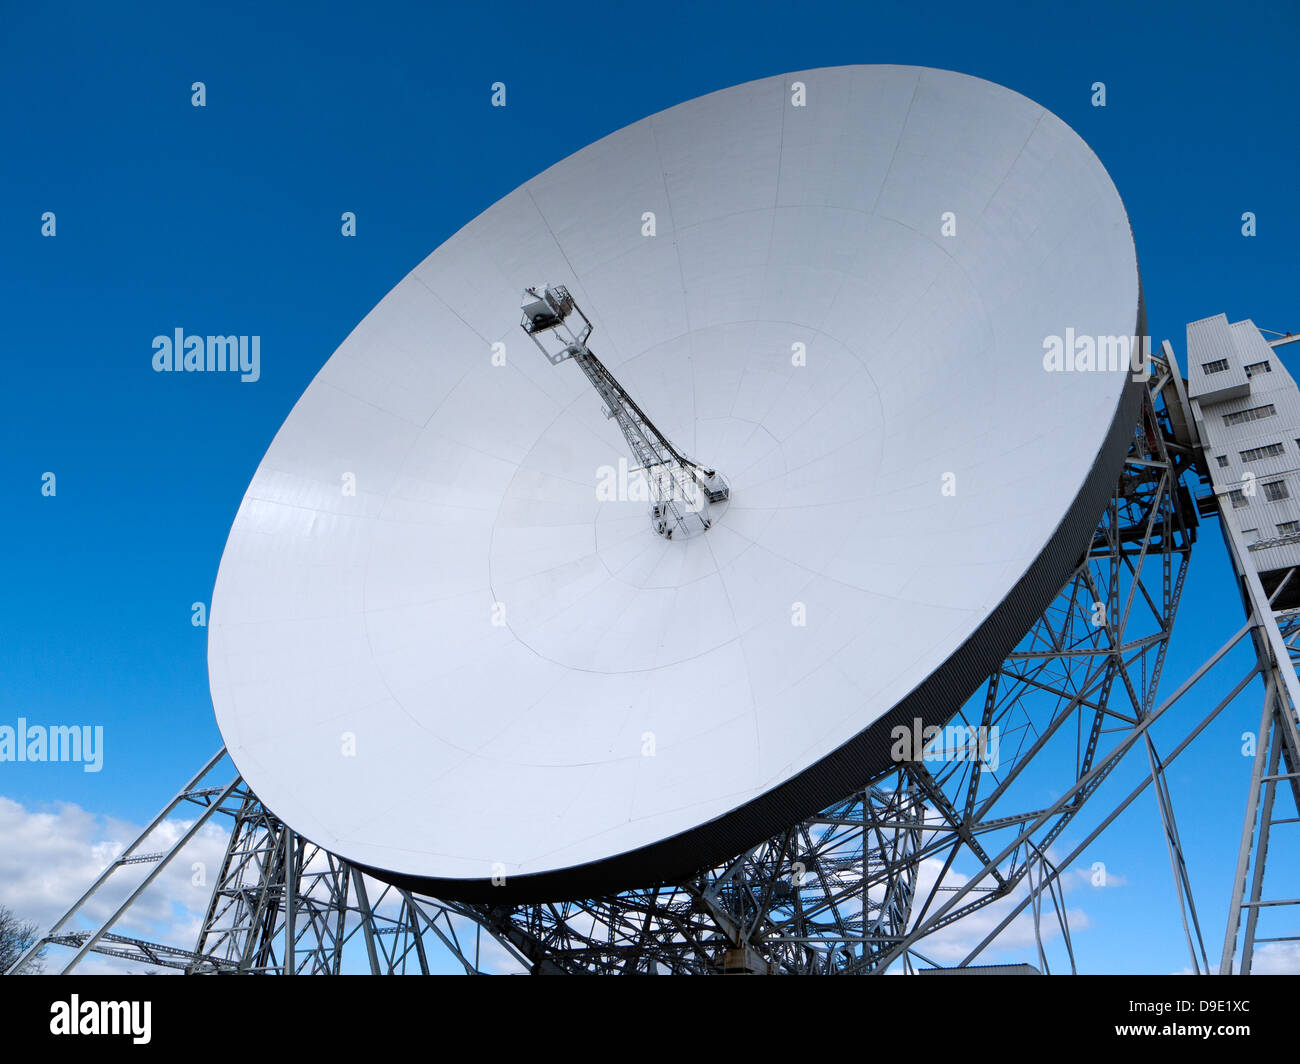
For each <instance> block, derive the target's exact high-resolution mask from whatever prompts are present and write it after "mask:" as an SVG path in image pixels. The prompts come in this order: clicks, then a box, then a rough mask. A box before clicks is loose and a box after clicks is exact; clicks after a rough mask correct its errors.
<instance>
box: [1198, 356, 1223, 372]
mask: <svg viewBox="0 0 1300 1064" xmlns="http://www.w3.org/2000/svg"><path fill="white" fill-rule="evenodd" d="M1227 368H1228V360H1227V359H1226V358H1221V359H1219V360H1218V361H1216V362H1202V363H1201V369H1202V370H1204V371H1205V372H1206V373H1222V372H1223V371H1224V370H1225V369H1227Z"/></svg>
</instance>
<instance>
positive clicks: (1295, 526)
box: [1277, 521, 1300, 536]
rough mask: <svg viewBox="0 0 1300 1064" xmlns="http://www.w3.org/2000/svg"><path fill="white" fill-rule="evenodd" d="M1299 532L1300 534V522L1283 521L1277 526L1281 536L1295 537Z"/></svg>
mask: <svg viewBox="0 0 1300 1064" xmlns="http://www.w3.org/2000/svg"><path fill="white" fill-rule="evenodd" d="M1297 532H1300V521H1283V522H1282V523H1281V524H1280V525H1278V526H1277V534H1278V535H1279V536H1294V535H1295V534H1296V533H1297Z"/></svg>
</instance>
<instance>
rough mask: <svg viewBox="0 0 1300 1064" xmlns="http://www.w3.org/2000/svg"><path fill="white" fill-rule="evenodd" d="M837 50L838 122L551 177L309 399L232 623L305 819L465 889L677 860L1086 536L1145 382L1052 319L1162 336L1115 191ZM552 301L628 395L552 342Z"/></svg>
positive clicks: (484, 217) (255, 719)
mask: <svg viewBox="0 0 1300 1064" xmlns="http://www.w3.org/2000/svg"><path fill="white" fill-rule="evenodd" d="M815 75H816V78H815V83H812V84H810V85H809V86H808V87H807V91H808V92H816V93H818V94H819V99H818V106H816V107H803V106H799V103H800V100H799V99H798V98H796V97H795V96H792V93H791V91H790V86H789V84H788V82H787V79H784V78H780V77H777V78H769V79H765V80H761V81H756V82H751V83H749V84H746V85H741V86H738V87H735V88H731V89H727V90H725V91H722V92H717V93H714V94H712V95H709V96H705V97H703V98H701V99H697V100H692V101H690V102H688V103H684V104H681V105H680V106H677V107H673V108H671V109H669V110H667V111H664V112H661V113H659V114H657V115H654V116H652V117H650V118H647V119H644V120H642V121H640V122H637V123H635V124H633V125H631V126H628V127H626V128H625V129H621V130H619V131H617V132H615V133H612V134H610V135H609V136H607V137H605V138H604V139H602V140H600V141H598V142H596V143H594V144H592V145H590V146H589V147H587V148H584V149H583V150H581V151H579V152H577V153H576V154H574V155H572V156H570V157H569V158H567V159H565V160H563V161H562V162H559V163H557V164H556V165H554V166H552V167H551V168H550V169H548V170H546V171H544V172H543V173H542V174H540V175H539V176H537V177H535V178H533V179H532V180H530V181H528V182H526V183H525V184H524V185H522V186H521V187H520V188H518V189H516V190H515V191H514V192H512V193H510V194H509V195H507V196H506V197H505V198H503V199H502V200H500V201H499V202H498V203H496V204H494V205H493V206H492V207H491V208H489V209H488V210H487V211H485V212H484V213H483V214H481V215H480V216H479V217H477V218H476V219H474V220H473V221H472V222H470V223H469V224H468V225H466V226H465V227H464V228H463V229H462V230H460V231H459V232H458V233H456V234H455V235H454V236H453V237H451V238H450V239H449V240H448V241H447V242H446V243H445V244H443V245H442V246H441V247H440V248H438V249H437V250H436V251H435V252H434V253H433V254H432V255H430V256H429V257H428V258H427V259H426V260H425V261H424V262H422V263H421V264H420V265H419V266H417V267H416V268H415V269H414V270H413V271H412V272H411V273H410V274H409V275H408V276H407V277H406V278H405V279H403V280H402V281H401V283H399V284H398V285H397V287H396V288H394V289H393V290H392V291H391V292H390V293H389V294H388V295H387V296H385V298H384V299H383V300H382V301H381V302H380V304H379V305H378V306H377V307H376V308H375V309H374V311H372V312H371V313H370V314H369V315H368V316H367V317H366V318H365V319H364V321H362V322H361V324H360V325H359V326H358V327H357V328H356V329H355V330H354V332H353V333H352V334H351V335H350V336H349V337H348V338H347V340H346V341H345V342H344V343H343V344H342V346H341V347H340V348H339V349H338V350H337V351H336V352H335V353H334V355H333V356H332V357H331V358H330V359H329V361H328V362H327V363H326V364H325V366H324V367H323V368H322V369H321V371H320V373H319V374H318V375H317V377H316V378H315V380H314V381H313V382H312V384H311V385H310V387H309V388H308V389H307V391H306V392H305V394H304V395H303V396H302V398H301V399H300V400H299V401H298V403H297V404H296V405H295V407H294V408H293V411H292V413H291V414H290V415H289V417H288V419H287V420H286V422H285V424H284V426H283V427H282V428H281V429H280V431H279V433H278V434H277V435H276V437H275V440H274V442H273V443H272V445H271V447H270V449H269V450H268V452H267V454H266V457H265V458H264V460H263V461H262V463H261V465H260V467H259V468H258V470H257V472H256V475H255V476H254V478H253V481H252V484H251V485H250V487H249V489H248V492H247V494H246V496H245V498H244V500H243V502H242V504H241V506H240V508H239V512H238V515H237V517H236V519H235V522H234V527H233V528H232V530H231V533H230V538H229V541H228V543H227V546H226V550H225V553H224V555H223V557H222V560H221V566H220V571H219V575H218V578H217V584H216V590H215V592H214V595H213V600H212V609H211V626H210V637H209V638H210V642H209V670H210V675H211V688H212V697H213V703H214V706H215V709H216V715H217V720H218V723H219V725H220V728H221V732H222V735H223V737H224V739H225V741H226V744H227V748H228V750H229V752H230V754H231V756H232V758H233V760H234V762H235V763H236V765H237V766H238V768H239V771H240V773H241V775H242V776H243V778H244V779H245V780H246V781H247V782H248V784H249V786H250V787H251V788H252V789H253V790H254V791H255V792H256V794H257V795H258V797H259V798H260V799H261V800H262V802H263V803H264V804H265V806H266V807H267V808H268V809H271V810H273V811H274V812H275V814H276V816H278V817H279V818H281V819H282V820H283V821H284V822H285V823H287V824H289V825H291V826H292V827H293V829H294V830H295V831H297V832H299V833H301V834H302V835H304V836H306V837H307V838H310V839H311V840H312V841H313V842H314V843H316V844H317V845H319V846H321V847H323V848H325V849H326V850H328V851H330V852H331V853H334V854H337V855H339V856H341V857H343V858H345V859H347V860H348V861H350V862H353V863H355V864H356V865H358V866H362V867H364V868H366V869H368V870H371V871H372V872H373V873H374V875H376V876H378V877H380V878H383V879H386V880H388V881H389V882H393V883H398V884H401V885H404V886H407V887H409V888H411V889H418V890H420V891H423V892H426V893H429V894H432V895H436V896H439V897H445V898H453V899H455V898H463V899H473V898H482V897H492V898H499V899H503V900H504V899H512V898H515V899H517V898H540V897H547V898H550V897H555V898H561V897H574V896H585V895H590V894H593V893H597V892H603V891H611V890H618V889H622V888H624V887H627V886H630V885H633V884H637V883H642V882H653V881H660V880H664V879H668V878H670V877H674V876H682V875H688V874H690V873H691V872H692V871H694V870H696V869H699V868H703V867H706V866H708V865H709V864H711V863H713V862H717V861H719V860H722V859H724V858H726V857H727V856H728V855H731V854H735V853H738V852H740V851H742V850H743V849H744V848H745V847H747V846H751V845H753V844H754V843H755V842H756V841H757V840H759V839H762V838H764V837H766V836H770V835H772V834H773V833H774V832H776V831H779V830H781V829H782V828H783V827H784V826H785V825H788V824H790V823H793V822H795V821H797V820H799V819H800V818H801V817H805V816H807V815H809V814H810V813H812V812H814V811H816V810H818V809H821V808H823V807H825V806H827V805H829V804H830V803H832V802H834V801H837V800H839V799H840V798H842V797H844V796H845V795H846V794H849V793H850V792H852V791H853V790H854V789H855V788H856V787H858V786H859V785H860V784H861V781H863V780H865V779H867V778H869V777H870V776H871V775H872V774H873V773H874V772H878V771H879V770H880V769H881V768H882V767H883V766H886V765H888V764H889V762H890V758H891V741H892V740H891V735H892V734H893V730H894V729H895V727H897V726H900V725H901V726H903V727H904V728H906V729H907V730H909V731H910V730H911V728H912V725H913V722H914V721H916V720H920V721H921V722H923V723H924V724H937V723H942V722H943V721H944V720H945V719H947V717H948V716H949V715H950V714H951V713H952V712H953V710H954V709H955V707H957V706H959V705H960V704H961V703H962V701H963V700H964V699H965V698H966V697H967V696H968V695H969V694H970V693H971V692H972V691H973V690H974V689H975V687H976V686H977V685H978V684H979V683H980V682H981V680H983V679H984V678H985V677H987V676H988V675H989V673H990V671H991V670H992V669H993V668H994V667H995V666H996V665H997V663H998V662H999V661H1001V660H1002V658H1003V656H1004V655H1005V654H1006V652H1007V651H1008V650H1009V649H1010V648H1011V647H1012V645H1013V644H1014V643H1015V642H1016V640H1017V639H1018V638H1019V637H1020V636H1021V635H1022V633H1024V632H1025V631H1026V630H1027V628H1028V627H1029V625H1030V624H1031V622H1032V621H1033V620H1034V618H1036V617H1037V616H1038V615H1039V614H1040V613H1041V612H1042V610H1043V609H1044V607H1045V606H1046V605H1047V604H1048V602H1049V601H1050V600H1051V599H1052V597H1053V595H1055V593H1056V592H1057V591H1058V589H1059V588H1060V587H1061V585H1062V583H1063V582H1064V581H1065V579H1066V578H1067V576H1068V575H1069V573H1070V572H1071V570H1072V569H1073V567H1074V566H1075V565H1076V564H1077V562H1078V559H1079V557H1080V555H1081V553H1082V552H1083V550H1084V549H1085V547H1086V545H1087V543H1088V542H1089V539H1090V536H1091V533H1092V530H1093V528H1094V525H1095V524H1096V521H1097V518H1098V515H1099V513H1100V512H1101V510H1102V507H1103V505H1104V504H1105V501H1106V499H1107V497H1108V494H1109V493H1110V491H1111V490H1112V488H1113V486H1114V483H1115V480H1116V477H1117V475H1118V472H1119V469H1120V466H1121V464H1122V462H1123V459H1124V454H1125V451H1126V448H1127V446H1128V442H1129V437H1130V436H1131V434H1132V426H1133V425H1134V423H1135V420H1136V418H1137V415H1138V406H1139V403H1140V402H1141V398H1142V389H1141V388H1140V387H1139V386H1137V385H1136V384H1134V383H1133V381H1132V380H1131V378H1130V375H1129V374H1127V373H1124V372H1059V373H1057V372H1048V371H1047V370H1046V369H1045V367H1044V361H1043V352H1044V338H1046V337H1052V336H1063V335H1066V333H1067V330H1073V333H1074V334H1075V335H1089V336H1122V337H1129V336H1133V335H1135V334H1140V333H1141V332H1142V331H1143V321H1142V318H1143V313H1142V300H1141V290H1140V284H1139V278H1138V270H1137V263H1136V256H1135V252H1134V247H1133V241H1132V236H1131V232H1130V228H1129V223H1128V218H1127V216H1126V214H1125V211H1124V208H1123V206H1122V204H1121V202H1120V198H1119V196H1118V194H1117V193H1116V191H1115V188H1114V187H1113V185H1112V183H1111V181H1110V179H1109V177H1108V176H1107V174H1106V172H1105V170H1104V169H1103V167H1102V165H1101V163H1100V162H1099V161H1098V160H1097V158H1096V157H1095V156H1094V155H1093V153H1092V152H1091V150H1090V149H1089V148H1088V147H1087V146H1086V145H1085V144H1084V142H1083V141H1082V140H1081V139H1080V138H1079V137H1078V136H1076V135H1075V134H1074V133H1073V132H1072V131H1071V130H1070V129H1069V128H1068V127H1067V126H1066V125H1065V124H1064V123H1063V122H1061V121H1060V120H1059V119H1057V118H1056V117H1055V116H1054V115H1052V114H1050V113H1049V112H1047V111H1046V110H1044V109H1043V108H1042V107H1040V106H1038V105H1037V104H1034V103H1032V102H1031V101H1029V100H1027V99H1025V98H1024V97H1022V96H1019V95H1018V94H1016V93H1014V92H1012V91H1010V90H1008V89H1005V88H1001V87H999V86H996V85H993V84H990V83H988V82H985V81H981V80H979V79H976V78H972V77H967V76H964V75H960V74H955V73H950V72H945V71H938V70H931V69H923V68H915V67H900V66H864V67H844V68H834V69H826V70H821V71H816V72H815ZM548 286H549V287H548ZM529 289H531V290H532V292H533V296H534V298H535V299H536V298H542V297H544V296H545V295H546V294H547V293H548V292H551V291H555V290H560V289H562V290H563V291H564V292H565V293H566V294H568V295H569V296H570V298H571V301H572V303H573V304H574V305H575V306H576V307H577V308H578V309H579V310H580V311H581V314H582V315H585V317H586V319H588V320H589V322H590V325H591V326H592V329H591V331H590V334H589V337H590V338H589V340H588V339H584V341H583V343H584V344H589V345H590V347H589V350H591V351H597V352H599V358H598V359H597V364H599V365H600V366H601V367H602V369H604V370H605V375H606V376H607V377H608V378H609V379H610V380H613V381H615V382H616V384H617V391H609V392H606V391H602V389H601V387H600V386H599V385H598V384H597V383H596V380H595V378H594V377H593V374H594V373H595V372H596V371H595V370H594V369H593V370H591V371H590V372H588V367H587V366H585V365H584V367H583V371H582V372H579V369H578V367H576V366H569V365H567V364H559V365H553V364H551V362H550V360H549V359H548V358H545V357H543V356H542V354H540V353H539V352H538V351H537V350H536V349H535V348H534V345H533V344H532V343H530V342H528V337H526V336H525V335H524V331H521V329H520V293H521V292H524V291H527V290H529ZM539 293H540V295H539ZM525 302H527V300H525ZM552 309H554V308H552ZM529 320H533V321H534V322H536V317H535V316H534V317H533V318H531V319H530V318H529V317H528V316H527V315H525V321H526V322H527V321H529ZM571 321H572V323H579V324H580V322H579V319H578V318H573V319H571ZM525 331H527V330H525ZM540 338H541V337H539V339H540ZM572 359H573V355H572V354H570V355H569V356H568V357H567V358H564V359H561V362H566V361H569V360H572ZM578 361H579V362H582V361H583V360H582V359H578ZM601 379H603V378H601ZM593 386H595V393H596V394H593ZM610 395H615V396H616V397H617V396H623V397H626V398H629V399H630V400H631V401H633V403H634V405H635V406H636V408H637V409H638V411H644V415H643V416H644V419H645V420H646V421H647V422H649V421H650V420H651V419H653V425H654V426H655V429H656V431H657V432H658V433H660V434H661V435H662V438H663V440H664V441H666V442H671V445H672V448H673V453H676V454H679V456H680V457H681V458H682V461H683V462H686V463H689V465H690V468H694V469H696V470H697V471H699V472H700V473H701V475H700V476H699V477H698V478H697V477H696V476H695V475H694V474H692V473H690V471H689V469H688V467H687V466H686V465H681V464H678V465H673V463H672V462H669V463H668V465H669V466H671V467H672V469H676V470H677V473H674V474H672V476H670V479H672V477H673V476H675V477H677V479H678V480H679V481H680V480H683V479H684V480H687V481H693V482H695V483H696V484H697V486H698V487H700V488H701V489H702V490H703V489H705V488H707V484H706V483H705V482H706V481H707V480H708V477H709V476H710V475H714V476H716V477H717V478H718V479H717V480H716V481H714V482H713V490H714V492H715V493H716V494H717V496H718V497H717V498H716V499H715V498H713V497H712V496H708V497H707V498H706V500H705V506H706V507H707V516H706V517H704V518H702V519H699V520H698V521H697V524H698V526H699V527H694V526H693V527H692V534H689V535H688V534H678V535H674V536H672V537H671V538H670V537H668V536H667V535H666V534H664V530H661V529H659V528H658V527H657V526H656V521H655V519H654V512H653V507H655V506H656V505H657V504H658V503H659V502H661V501H662V499H664V498H666V497H667V495H668V494H671V490H670V489H671V485H666V484H665V485H660V486H659V487H656V486H655V484H654V483H653V479H654V475H655V473H654V470H655V468H656V467H655V466H654V465H653V461H658V460H660V459H662V457H663V454H666V453H667V452H663V454H660V453H659V452H657V451H656V452H655V453H654V454H651V455H650V457H649V458H647V456H646V455H642V454H638V453H637V452H636V449H635V448H634V447H631V446H630V440H631V438H632V437H631V436H629V434H628V432H629V430H627V429H626V428H625V427H624V424H623V422H624V418H623V417H620V416H619V411H618V410H614V409H612V408H611V406H610V405H609V404H610ZM621 402H622V400H621V399H616V402H615V405H616V406H617V405H619V403H621ZM622 409H623V414H624V415H627V410H628V409H630V408H626V407H624V408H622ZM627 416H630V415H627ZM621 429H622V431H620V430H621ZM656 454H657V455H658V458H656V457H655V455H656ZM697 462H698V463H700V464H699V465H697V464H696V463H697ZM646 466H650V473H649V477H648V478H647V476H646V474H644V473H642V472H639V470H640V469H642V468H644V467H646ZM682 470H686V471H687V472H686V473H685V474H682V473H681V471H682ZM724 490H725V493H724ZM697 501H698V500H697ZM701 512H704V511H701Z"/></svg>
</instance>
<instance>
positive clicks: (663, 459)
mask: <svg viewBox="0 0 1300 1064" xmlns="http://www.w3.org/2000/svg"><path fill="white" fill-rule="evenodd" d="M521 309H522V310H523V320H522V321H521V322H520V323H519V324H520V326H521V327H522V328H523V330H524V332H526V333H527V334H528V335H529V336H531V337H532V338H533V343H535V344H536V345H537V347H538V349H539V350H540V351H541V352H542V354H544V355H545V356H546V357H547V359H548V360H549V361H550V363H551V364H552V365H559V364H560V363H561V362H564V361H566V360H568V359H572V360H573V361H574V362H576V363H577V364H578V365H579V367H580V368H581V369H582V372H583V373H584V374H586V376H587V380H589V381H590V382H591V386H592V387H593V388H595V389H596V394H597V395H599V396H600V397H601V399H602V400H603V401H604V403H605V416H606V417H607V418H613V419H614V420H615V421H617V422H618V427H619V429H620V430H621V431H622V433H623V438H624V439H625V440H627V445H628V448H629V449H630V450H631V452H632V459H633V461H634V462H635V463H636V465H635V468H637V469H642V470H644V471H645V475H646V478H647V480H648V481H649V486H650V499H651V508H650V524H651V526H652V527H653V528H654V530H655V532H656V533H658V534H659V535H661V536H663V537H665V538H666V539H673V538H674V537H677V538H684V537H687V536H692V535H698V534H699V533H701V532H704V531H707V530H708V529H709V528H710V527H711V526H712V524H713V519H714V517H715V516H716V512H714V511H713V510H712V508H714V507H716V506H718V505H720V504H721V503H724V502H726V500H727V498H728V497H729V496H730V494H731V489H730V488H729V487H728V486H727V482H726V480H725V479H724V478H723V476H722V474H721V473H719V472H717V471H716V470H713V469H707V468H705V467H704V466H702V465H700V464H699V463H698V462H695V461H693V460H692V459H690V458H687V457H686V456H685V455H684V454H682V453H681V452H680V451H679V450H677V448H676V447H674V446H673V445H672V443H671V442H670V441H669V439H668V437H667V436H665V435H664V434H663V433H662V432H660V431H659V429H658V428H656V427H655V424H654V422H653V421H651V420H650V419H649V418H648V417H646V415H645V414H644V413H643V412H642V410H641V408H640V407H639V406H637V405H636V403H635V402H634V401H633V400H632V397H631V396H630V395H628V394H627V392H626V390H625V389H624V388H623V386H622V385H621V384H619V383H618V381H617V380H615V378H614V375H613V374H612V373H610V371H609V370H608V369H606V368H605V365H604V363H603V362H601V361H600V359H599V358H597V357H596V353H595V352H594V351H592V350H591V348H589V347H588V346H587V340H588V338H589V337H590V336H591V332H592V325H591V322H590V321H589V320H588V318H587V316H586V315H585V314H584V313H583V312H582V310H581V308H580V307H579V306H578V304H577V303H575V302H574V299H573V296H572V295H570V294H569V290H568V289H567V288H565V287H564V286H563V285H547V286H545V287H544V288H543V289H541V290H540V291H539V290H538V289H537V288H527V289H525V290H524V296H523V303H522V308H521ZM572 315H576V316H577V317H578V318H580V319H582V325H581V327H579V328H577V329H575V328H574V326H573V324H571V323H570V320H569V319H570V317H571V316H572ZM547 334H549V335H550V337H551V338H552V340H553V342H552V344H551V345H550V347H549V348H548V346H547V345H546V344H543V343H542V337H543V336H545V335H547Z"/></svg>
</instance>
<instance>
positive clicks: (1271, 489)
mask: <svg viewBox="0 0 1300 1064" xmlns="http://www.w3.org/2000/svg"><path fill="white" fill-rule="evenodd" d="M1290 496H1291V493H1290V492H1289V491H1287V490H1286V481H1285V480H1270V481H1269V482H1268V483H1267V484H1265V485H1264V498H1266V499H1267V500H1268V501H1269V502H1277V501H1278V500H1280V499H1287V498H1290Z"/></svg>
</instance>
